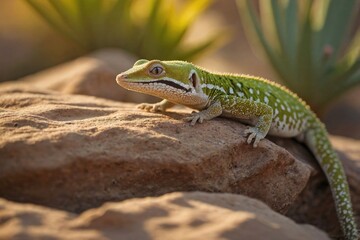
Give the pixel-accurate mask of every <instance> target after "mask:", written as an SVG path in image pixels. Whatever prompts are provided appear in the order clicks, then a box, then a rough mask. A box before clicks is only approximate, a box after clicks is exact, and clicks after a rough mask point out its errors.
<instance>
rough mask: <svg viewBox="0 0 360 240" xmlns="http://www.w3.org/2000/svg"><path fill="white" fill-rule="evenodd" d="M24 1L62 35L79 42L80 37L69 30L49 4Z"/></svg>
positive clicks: (35, 0)
mask: <svg viewBox="0 0 360 240" xmlns="http://www.w3.org/2000/svg"><path fill="white" fill-rule="evenodd" d="M26 2H27V3H28V4H29V5H30V6H31V7H32V8H33V9H34V10H35V11H36V12H37V13H38V14H39V15H40V16H41V17H43V18H44V19H45V20H46V21H47V22H48V23H49V24H50V25H51V26H52V27H53V28H54V29H57V30H58V31H59V32H61V33H62V34H63V35H64V36H66V37H68V38H70V39H72V40H74V41H76V42H77V43H79V44H80V45H82V44H81V39H80V38H79V37H78V36H77V35H76V34H75V33H74V32H73V31H71V30H70V29H69V28H68V27H67V26H66V25H65V24H64V22H62V21H61V20H60V19H59V18H58V17H57V15H56V14H54V12H53V11H52V10H51V8H50V6H49V5H48V4H46V3H45V2H41V3H40V2H39V1H37V0H26Z"/></svg>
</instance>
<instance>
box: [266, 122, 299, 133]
mask: <svg viewBox="0 0 360 240" xmlns="http://www.w3.org/2000/svg"><path fill="white" fill-rule="evenodd" d="M302 132H303V131H302V130H300V129H298V128H296V127H291V126H290V125H289V124H285V123H278V122H274V121H273V122H272V124H271V127H270V129H269V133H268V134H269V135H272V136H277V137H296V136H298V135H300V134H301V133H302Z"/></svg>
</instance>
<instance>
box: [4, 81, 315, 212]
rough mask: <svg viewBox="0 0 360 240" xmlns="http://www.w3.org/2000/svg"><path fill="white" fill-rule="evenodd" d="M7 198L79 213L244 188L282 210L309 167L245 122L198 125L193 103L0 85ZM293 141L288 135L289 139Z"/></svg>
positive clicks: (302, 183)
mask: <svg viewBox="0 0 360 240" xmlns="http://www.w3.org/2000/svg"><path fill="white" fill-rule="evenodd" d="M0 109H1V110H0V136H1V137H0V156H1V159H0V165H1V168H0V196H1V197H4V198H7V199H10V200H14V201H19V202H29V203H36V204H41V205H45V206H50V207H54V208H58V209H64V210H68V211H72V212H80V211H84V210H86V209H89V208H92V207H96V206H99V205H100V204H102V203H104V202H106V201H115V200H124V199H129V198H134V197H145V196H158V195H161V194H164V193H168V192H174V191H195V190H196V191H206V192H229V193H239V194H244V195H247V196H250V197H253V198H257V199H260V200H262V201H264V202H265V203H266V204H268V205H269V206H270V207H271V208H273V209H274V210H276V211H278V212H280V213H285V212H286V211H287V209H288V207H289V206H290V205H291V204H292V203H293V202H294V201H295V199H296V198H297V197H298V195H299V193H300V192H301V191H302V190H303V189H304V187H305V186H306V184H307V181H308V179H309V177H310V167H309V166H308V165H306V164H304V163H302V162H301V161H298V160H297V159H295V158H294V157H293V156H292V155H291V154H290V153H289V152H287V151H286V150H285V149H283V148H281V147H279V146H277V145H276V144H274V143H272V142H271V141H269V140H267V139H265V140H263V141H261V143H260V144H259V146H258V148H253V147H252V146H251V145H248V144H246V143H245V138H244V136H243V132H244V129H245V126H244V125H242V124H240V123H239V122H235V121H232V120H228V119H222V118H217V119H214V120H212V121H209V122H206V123H204V124H198V125H196V126H194V127H192V126H190V125H189V124H188V123H185V122H183V121H182V120H181V118H183V117H184V116H186V115H187V114H189V112H190V111H189V110H188V109H175V110H172V112H169V113H166V114H155V113H147V112H143V111H140V110H137V109H135V108H134V105H133V104H125V103H119V102H114V101H109V100H104V99H99V98H95V97H87V96H80V95H63V94H60V93H58V94H56V93H53V92H44V91H39V90H30V89H28V90H26V91H24V90H22V89H16V88H13V89H7V90H0ZM286 141H291V142H292V140H290V139H288V140H286Z"/></svg>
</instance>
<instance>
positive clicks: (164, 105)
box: [137, 99, 175, 112]
mask: <svg viewBox="0 0 360 240" xmlns="http://www.w3.org/2000/svg"><path fill="white" fill-rule="evenodd" d="M174 105H175V104H174V103H172V102H169V101H168V100H166V99H164V100H162V101H161V102H158V103H141V104H139V105H137V108H139V109H143V110H145V111H148V112H165V111H166V109H168V108H171V107H172V106H174Z"/></svg>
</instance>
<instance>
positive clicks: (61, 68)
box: [0, 49, 157, 103]
mask: <svg viewBox="0 0 360 240" xmlns="http://www.w3.org/2000/svg"><path fill="white" fill-rule="evenodd" d="M136 60H137V59H136V58H135V57H133V56H131V55H129V54H127V53H125V52H123V51H120V50H118V49H105V50H99V51H96V52H94V53H92V54H90V55H88V56H85V57H81V58H78V59H76V60H73V61H70V62H68V63H64V64H61V65H58V66H56V67H52V68H49V69H46V70H44V71H41V72H39V73H36V74H33V75H29V76H27V77H24V78H22V79H19V80H17V81H12V82H6V83H2V84H0V88H8V87H10V88H12V87H13V86H16V87H26V88H29V87H30V88H32V89H38V90H54V91H59V92H62V93H68V94H83V95H90V96H96V97H101V98H107V99H112V100H119V101H127V102H137V103H139V102H149V101H151V102H155V101H157V98H155V97H151V96H148V95H145V94H142V93H135V92H131V91H128V90H125V89H123V88H120V87H119V86H118V85H117V84H116V81H115V78H116V75H117V74H119V73H120V72H122V71H125V70H127V69H128V68H130V67H131V66H133V64H134V63H135V61H136Z"/></svg>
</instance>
